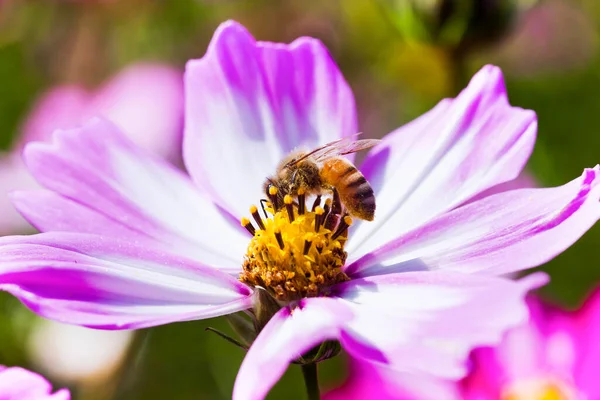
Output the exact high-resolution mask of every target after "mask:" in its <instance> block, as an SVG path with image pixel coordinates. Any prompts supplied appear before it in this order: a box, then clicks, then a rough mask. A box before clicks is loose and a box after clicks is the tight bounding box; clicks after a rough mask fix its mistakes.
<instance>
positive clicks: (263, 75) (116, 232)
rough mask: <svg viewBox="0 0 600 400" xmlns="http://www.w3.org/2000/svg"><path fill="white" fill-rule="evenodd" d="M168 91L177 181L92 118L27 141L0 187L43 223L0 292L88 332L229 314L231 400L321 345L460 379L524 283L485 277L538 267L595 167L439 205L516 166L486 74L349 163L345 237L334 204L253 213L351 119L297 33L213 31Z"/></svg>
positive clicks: (500, 178)
mask: <svg viewBox="0 0 600 400" xmlns="http://www.w3.org/2000/svg"><path fill="white" fill-rule="evenodd" d="M185 89H186V110H185V112H186V121H185V125H186V126H185V133H184V143H183V156H184V161H185V165H186V167H187V171H188V173H189V177H188V176H187V175H185V174H184V173H182V172H180V171H179V170H177V169H175V168H173V167H172V166H170V165H169V164H167V163H165V162H163V161H162V160H160V159H159V158H156V157H154V156H152V155H150V154H148V153H147V152H145V151H143V150H142V149H140V148H138V147H136V146H135V145H133V144H132V143H131V142H130V141H129V140H127V139H126V137H125V136H124V135H123V134H122V133H121V132H120V130H119V129H118V128H117V127H116V126H115V125H113V124H112V123H110V122H108V121H106V120H104V119H94V120H92V121H90V122H89V123H88V124H86V125H85V126H83V127H81V128H77V129H72V130H64V131H59V132H56V134H55V135H54V142H53V143H52V144H42V143H34V144H30V145H28V146H27V148H26V149H25V152H24V158H25V162H26V163H27V165H28V167H29V169H30V171H31V172H32V174H33V175H34V177H35V178H36V179H37V180H38V182H39V183H40V184H41V185H42V186H44V187H45V188H46V189H45V190H42V191H25V192H16V193H14V194H13V196H12V198H13V201H14V203H15V205H16V206H17V208H18V209H19V210H20V212H21V213H22V214H23V215H24V216H25V217H26V218H27V219H28V220H29V221H30V222H31V223H32V224H33V225H34V226H36V227H37V228H39V229H40V230H41V231H42V232H45V233H41V234H38V235H33V236H14V237H5V238H2V239H0V289H3V290H6V291H8V292H10V293H12V294H13V295H15V296H17V297H18V298H19V299H20V300H21V301H22V302H23V303H24V304H25V305H27V306H28V307H29V308H31V309H32V310H33V311H35V312H37V313H39V314H41V315H43V316H45V317H47V318H50V319H55V320H59V321H62V322H68V323H73V324H79V325H83V326H88V327H95V328H101V329H133V328H141V327H147V326H154V325H160V324H166V323H170V322H175V321H185V320H193V319H200V318H210V317H215V316H219V315H225V314H230V313H235V312H238V311H243V310H245V311H246V312H247V313H248V314H249V315H250V316H252V318H253V322H254V329H255V330H256V332H255V334H258V336H256V338H255V340H254V341H253V343H252V344H251V346H250V348H249V350H248V353H247V355H246V357H245V359H244V361H243V363H242V365H241V367H240V371H239V374H238V377H237V380H236V384H235V387H234V391H233V397H234V398H235V399H255V398H262V397H264V396H265V395H266V393H267V392H268V391H269V389H270V388H271V387H272V385H273V384H274V383H275V382H276V381H277V380H278V379H279V377H280V376H281V375H282V374H283V372H284V371H285V369H286V368H287V366H288V364H289V363H290V362H291V361H297V362H312V361H318V360H320V359H323V358H326V357H329V356H331V355H333V354H335V353H336V352H337V351H338V349H339V348H338V347H337V346H338V343H339V344H341V346H342V347H343V348H344V349H345V350H346V351H347V352H348V353H350V354H351V355H352V356H354V357H356V358H360V359H364V360H368V361H370V362H374V363H380V364H386V365H387V366H388V367H389V368H393V369H397V370H407V371H416V372H427V373H431V374H434V375H439V376H442V377H452V378H458V377H461V376H462V375H464V373H465V367H464V360H465V358H466V357H467V355H468V352H469V350H470V349H471V348H473V347H475V346H480V345H484V344H491V343H495V342H497V341H499V339H500V336H501V333H502V332H503V331H504V330H506V329H507V328H509V327H511V326H516V325H518V324H519V323H521V322H522V321H523V320H524V319H525V318H526V316H527V308H526V306H525V303H524V301H523V297H524V295H525V293H526V292H527V291H528V290H529V289H531V288H532V287H537V286H539V285H541V284H543V283H544V282H545V281H546V277H545V276H544V275H541V276H540V275H537V274H534V275H530V276H529V277H527V278H525V279H522V280H520V281H513V280H509V279H506V278H503V277H500V275H504V274H507V273H510V272H514V271H517V270H522V269H526V268H530V267H533V266H536V265H539V264H541V263H543V262H545V261H547V260H549V259H551V258H552V257H554V256H555V255H557V254H559V253H560V252H562V251H563V250H564V249H565V248H567V247H568V246H570V245H571V244H572V243H573V242H574V241H576V240H577V239H578V238H579V237H580V236H581V235H582V234H583V233H584V232H585V231H586V230H587V229H588V228H589V227H590V226H592V225H593V224H594V223H595V222H596V221H597V219H598V218H599V216H600V205H599V204H598V198H599V197H600V188H599V187H598V174H599V173H600V169H598V168H594V169H587V170H585V171H584V173H583V175H582V176H581V177H580V178H577V179H575V180H573V181H572V182H570V183H567V184H566V185H564V186H561V187H557V188H549V189H522V190H513V191H509V192H505V193H500V194H496V195H492V196H488V197H485V198H483V199H481V200H479V201H476V202H472V203H468V204H466V205H464V206H461V205H462V204H465V203H466V202H467V201H468V200H469V199H470V198H472V197H473V196H475V195H477V194H478V193H480V192H482V191H484V190H486V189H488V188H490V187H493V186H495V185H497V184H500V183H503V182H506V181H510V180H512V179H514V178H515V177H516V176H517V175H519V173H520V171H521V170H522V168H523V165H524V164H525V162H526V161H527V159H528V157H529V154H530V152H531V150H532V147H533V144H534V140H535V134H536V117H535V114H534V113H533V112H531V111H527V110H522V109H519V108H514V107H511V106H510V105H509V104H508V101H507V98H506V93H505V89H504V83H503V79H502V75H501V73H500V71H499V69H498V68H495V67H492V66H487V67H484V68H483V69H482V70H481V71H480V72H479V73H477V74H476V75H475V77H474V78H473V79H472V81H471V83H470V84H469V85H468V87H467V88H466V89H465V90H464V91H463V92H462V93H461V94H460V95H459V96H458V97H457V98H456V99H453V100H444V101H442V102H441V103H440V104H438V105H437V106H436V107H435V108H434V109H433V110H431V111H430V112H428V113H427V114H425V115H423V116H421V117H420V118H418V119H417V120H415V121H413V122H411V123H410V124H407V125H405V126H404V127H402V128H400V129H398V130H397V131H395V132H393V133H391V134H389V135H388V136H386V137H385V138H384V139H383V141H382V142H381V143H380V144H379V145H378V146H376V147H375V148H374V149H373V150H372V151H371V152H370V153H369V154H368V155H367V157H366V159H365V161H364V163H363V164H362V165H361V166H360V168H361V170H362V172H363V174H364V175H365V177H366V178H368V179H369V182H370V183H371V185H372V186H373V188H374V190H375V193H376V199H377V213H376V217H375V220H374V221H373V222H364V223H355V224H354V225H353V226H351V227H350V228H349V229H348V228H347V227H346V226H344V225H342V224H345V225H350V224H351V223H352V221H351V218H348V217H347V216H344V215H342V214H341V211H342V210H340V209H339V207H337V206H339V205H340V204H339V202H335V201H334V202H333V203H331V202H328V201H325V202H324V203H323V202H320V203H318V204H319V206H318V207H314V209H313V205H312V203H309V202H308V201H309V200H311V202H312V199H309V198H305V196H306V195H307V194H306V193H304V194H302V195H300V193H298V196H297V197H296V198H293V199H290V201H287V200H285V199H284V200H285V203H286V204H285V206H284V205H283V204H279V206H277V205H276V204H275V203H276V202H275V201H274V200H273V199H271V200H273V201H272V202H271V204H270V205H267V207H266V208H267V210H266V214H268V215H264V214H262V215H261V210H260V208H259V207H258V206H257V204H259V203H258V202H259V199H261V198H264V197H266V196H265V194H264V192H263V182H264V181H265V177H267V176H269V175H271V174H273V173H274V171H275V168H276V166H277V164H278V163H279V162H280V160H281V159H282V158H283V157H285V156H286V154H287V153H288V152H290V151H291V150H293V149H294V148H296V147H302V146H304V147H306V148H309V149H310V148H314V147H316V146H318V145H321V144H324V143H328V142H331V141H333V140H336V139H339V138H341V137H346V136H351V135H353V134H355V133H356V132H357V131H358V129H357V126H356V112H355V109H354V99H353V96H352V92H351V90H350V88H349V86H348V85H347V83H346V82H345V80H344V78H343V77H342V75H341V73H340V71H339V70H338V69H337V67H336V65H335V64H334V62H333V61H332V59H331V58H330V56H329V54H328V53H327V51H326V49H325V48H324V47H323V45H322V44H321V43H320V42H319V41H317V40H314V39H310V38H300V39H298V40H296V41H294V42H293V43H291V44H289V45H284V44H277V43H266V42H256V41H255V40H254V38H252V36H251V35H250V34H249V33H248V32H247V31H246V30H245V29H244V28H243V27H242V26H240V25H239V24H237V23H235V22H227V23H224V24H223V25H221V26H220V27H219V28H218V30H217V32H216V33H215V36H214V38H213V40H212V42H211V43H210V45H209V48H208V51H207V54H206V55H205V56H204V57H203V58H202V59H200V60H193V61H190V62H189V63H188V65H187V70H186V75H185ZM362 183H363V182H361V184H362ZM270 194H273V195H274V196H275V195H276V193H270ZM329 201H331V200H329ZM315 202H316V200H315ZM334 205H335V206H336V207H334ZM322 206H323V207H322ZM459 206H460V207H459ZM249 208H250V211H248V209H249ZM326 208H327V209H328V210H329V211H327V210H325V209H326ZM335 210H337V211H335ZM250 216H251V217H252V219H253V220H254V222H251V221H250V220H249V219H248V218H246V217H250ZM240 219H241V221H242V224H241V225H243V226H240V223H239V222H238V221H240ZM338 220H340V221H341V222H339V224H338V223H337V221H338ZM330 221H333V222H334V224H333V225H331V224H330ZM317 228H318V229H317ZM249 232H252V233H249ZM334 236H335V237H336V238H334ZM257 284H259V285H257ZM254 285H257V286H254ZM248 338H249V339H253V338H252V337H251V336H248V337H246V339H248ZM249 344H250V343H249Z"/></svg>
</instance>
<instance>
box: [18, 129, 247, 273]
mask: <svg viewBox="0 0 600 400" xmlns="http://www.w3.org/2000/svg"><path fill="white" fill-rule="evenodd" d="M54 139H55V140H54V143H53V144H42V143H33V144H30V145H29V146H27V148H26V150H25V153H24V157H25V161H26V163H27V165H28V167H29V169H30V171H31V173H32V174H33V175H34V177H35V178H36V179H37V180H38V182H39V183H40V184H42V185H43V186H45V187H46V188H48V189H50V190H51V191H54V192H55V193H51V192H48V191H45V192H44V191H40V192H26V193H16V194H15V196H14V203H15V205H16V206H17V208H18V209H19V211H20V212H21V213H22V214H23V215H24V216H25V217H26V218H27V219H28V220H29V221H30V222H31V223H32V224H33V225H34V226H36V227H37V228H38V229H40V230H41V231H57V230H60V231H71V232H84V233H97V234H105V235H109V236H112V237H125V238H129V239H130V240H144V241H146V242H148V243H149V245H151V246H155V247H156V246H158V247H159V248H163V249H165V250H168V251H171V252H173V253H175V254H181V255H187V256H189V257H193V258H195V259H198V260H201V261H202V262H203V263H207V264H209V265H214V266H215V267H217V268H221V269H223V270H228V271H230V272H232V273H235V272H237V271H239V268H240V263H241V260H242V256H243V254H244V252H245V249H246V246H247V243H248V238H247V232H245V231H244V232H243V231H242V228H241V227H240V226H239V223H237V222H236V221H231V218H230V217H229V216H228V215H225V214H223V213H222V212H221V211H220V210H219V209H218V208H217V207H216V206H215V205H214V204H212V202H211V201H210V200H209V198H208V196H206V195H205V194H203V193H202V192H200V191H199V190H198V189H197V188H195V187H194V186H193V184H192V182H191V181H190V180H189V179H188V178H187V177H186V176H184V175H183V174H182V173H181V172H180V171H178V170H176V169H174V168H173V167H172V166H170V165H169V164H167V163H166V162H163V161H161V160H160V159H157V158H155V157H152V156H151V155H149V154H148V153H146V152H144V151H143V150H142V149H140V148H137V147H136V146H135V145H133V144H132V143H131V142H130V141H128V140H127V138H125V137H124V136H123V134H122V133H121V132H120V131H119V130H118V129H117V128H116V127H115V126H114V125H113V124H111V123H110V122H108V121H106V120H102V119H94V120H92V121H90V122H89V123H88V124H86V125H85V126H83V127H82V128H79V129H73V130H70V131H58V132H57V134H56V135H55V138H54Z"/></svg>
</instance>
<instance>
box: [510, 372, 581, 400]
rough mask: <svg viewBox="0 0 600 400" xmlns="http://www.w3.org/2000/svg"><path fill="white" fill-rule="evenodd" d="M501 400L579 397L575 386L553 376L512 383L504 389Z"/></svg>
mask: <svg viewBox="0 0 600 400" xmlns="http://www.w3.org/2000/svg"><path fill="white" fill-rule="evenodd" d="M500 398H501V400H569V399H574V398H579V397H578V396H577V393H576V391H575V390H574V388H573V387H572V386H571V385H569V384H567V383H566V382H563V381H561V380H558V379H555V378H553V377H549V378H541V379H535V378H534V379H529V380H524V381H517V382H515V383H512V384H511V385H509V386H508V387H507V388H505V389H504V390H503V391H502V394H501V395H500Z"/></svg>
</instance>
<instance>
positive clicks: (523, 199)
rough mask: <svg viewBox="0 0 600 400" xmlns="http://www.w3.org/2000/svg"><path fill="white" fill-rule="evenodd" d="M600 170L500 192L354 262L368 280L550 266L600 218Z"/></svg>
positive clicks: (352, 267) (353, 267)
mask: <svg viewBox="0 0 600 400" xmlns="http://www.w3.org/2000/svg"><path fill="white" fill-rule="evenodd" d="M599 182H600V167H596V168H594V169H586V170H585V171H584V173H583V175H582V176H581V178H578V179H575V180H573V181H571V182H569V183H568V184H566V185H563V186H560V187H556V188H546V189H520V190H512V191H509V192H504V193H499V194H496V195H492V196H489V197H486V198H484V199H482V200H479V201H476V202H473V203H470V204H467V205H465V206H463V207H461V208H458V209H456V210H454V211H451V212H449V213H446V214H444V215H442V216H440V217H438V218H436V219H434V220H432V221H431V222H429V223H427V224H425V225H424V226H422V227H420V228H418V229H415V230H413V231H412V232H409V233H407V234H404V235H401V236H399V237H397V238H396V239H394V240H392V241H391V242H389V243H388V244H386V245H384V246H382V247H380V248H379V249H377V250H376V251H374V252H373V253H371V254H368V255H366V256H364V257H363V258H361V259H359V260H358V261H356V262H354V263H352V264H351V265H349V267H348V268H347V272H349V273H357V274H360V275H361V276H367V275H373V274H379V273H384V272H386V271H392V270H394V271H400V270H402V269H407V268H408V269H414V268H420V269H440V268H441V269H445V270H456V271H461V272H468V273H472V272H483V273H486V274H493V275H500V274H506V273H509V272H514V271H519V270H523V269H526V268H531V267H535V266H538V265H540V264H543V263H545V262H547V261H549V260H551V259H552V258H554V257H555V256H556V255H558V254H560V253H561V252H563V251H564V250H565V249H567V248H568V247H569V246H570V245H571V244H573V243H574V242H575V241H576V240H577V239H579V237H581V236H582V235H583V234H584V233H585V232H586V231H587V230H588V229H589V228H590V227H591V226H592V225H594V223H595V222H596V221H597V220H598V219H599V218H600V204H599V199H600V185H598V183H599Z"/></svg>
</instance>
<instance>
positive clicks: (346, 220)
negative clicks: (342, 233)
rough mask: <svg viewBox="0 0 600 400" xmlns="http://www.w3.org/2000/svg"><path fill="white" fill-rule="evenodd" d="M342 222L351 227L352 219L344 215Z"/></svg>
mask: <svg viewBox="0 0 600 400" xmlns="http://www.w3.org/2000/svg"><path fill="white" fill-rule="evenodd" d="M344 222H345V223H346V225H348V226H351V225H352V217H350V216H349V215H346V216H345V217H344Z"/></svg>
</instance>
